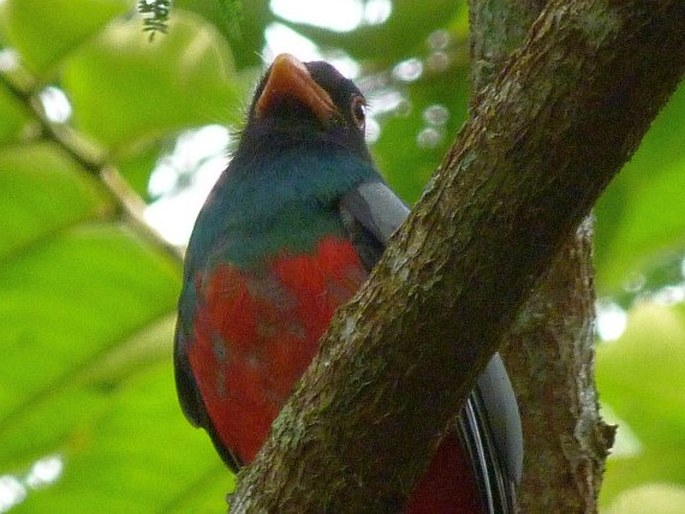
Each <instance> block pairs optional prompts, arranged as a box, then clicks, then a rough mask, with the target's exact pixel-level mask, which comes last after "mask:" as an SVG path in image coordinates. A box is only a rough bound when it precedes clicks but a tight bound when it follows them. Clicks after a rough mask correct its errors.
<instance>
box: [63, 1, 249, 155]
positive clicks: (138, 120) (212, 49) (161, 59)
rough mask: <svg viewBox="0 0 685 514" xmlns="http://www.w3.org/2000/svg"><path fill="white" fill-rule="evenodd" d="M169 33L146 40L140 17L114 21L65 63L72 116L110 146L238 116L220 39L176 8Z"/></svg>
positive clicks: (117, 148) (123, 148) (118, 148)
mask: <svg viewBox="0 0 685 514" xmlns="http://www.w3.org/2000/svg"><path fill="white" fill-rule="evenodd" d="M173 14H174V16H173V17H172V21H171V22H170V24H169V33H168V35H166V36H161V35H160V37H156V38H155V39H154V41H152V42H151V41H149V40H148V37H147V36H146V35H145V34H144V33H143V31H142V30H141V26H140V23H139V20H135V19H131V20H118V21H116V22H113V23H112V24H110V25H109V26H108V27H107V28H106V30H105V31H104V32H103V33H102V34H100V35H99V36H98V37H97V38H95V39H94V40H93V41H92V42H90V43H89V44H87V45H83V46H82V48H81V49H80V50H79V51H78V52H76V53H75V54H74V55H73V56H72V57H71V58H70V59H69V60H68V61H67V62H66V63H65V66H64V68H63V86H64V88H65V90H66V92H67V94H68V95H69V97H70V99H71V101H72V103H73V105H74V119H75V122H76V126H77V128H78V129H80V130H82V131H84V132H85V133H87V134H88V135H90V136H91V137H92V138H94V139H95V140H96V141H98V142H99V143H101V144H103V145H104V146H106V147H107V148H109V149H110V150H112V151H113V152H120V153H125V154H130V152H131V151H133V150H135V149H136V148H140V149H144V148H145V147H146V146H147V144H148V143H150V142H151V141H154V140H155V139H158V138H160V137H163V136H165V135H168V134H170V133H173V132H177V131H179V130H181V129H182V128H186V127H190V126H198V125H204V124H209V123H223V124H225V123H228V122H229V121H231V120H234V119H235V118H236V117H237V115H238V108H237V106H238V101H239V99H240V94H239V91H238V90H237V88H236V86H235V84H234V83H233V82H232V79H233V64H232V58H231V52H230V49H229V48H228V46H227V44H226V42H225V40H224V39H223V38H222V37H221V36H220V35H219V34H218V33H217V32H216V30H214V28H213V27H212V26H211V25H209V24H208V23H206V22H205V21H203V20H202V19H201V18H199V17H197V16H194V15H191V14H189V13H184V12H183V11H181V10H179V9H174V11H173Z"/></svg>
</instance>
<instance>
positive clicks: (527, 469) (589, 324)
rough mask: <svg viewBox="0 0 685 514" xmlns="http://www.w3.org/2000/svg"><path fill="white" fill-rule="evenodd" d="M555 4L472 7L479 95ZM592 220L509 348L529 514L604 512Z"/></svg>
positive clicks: (608, 440)
mask: <svg viewBox="0 0 685 514" xmlns="http://www.w3.org/2000/svg"><path fill="white" fill-rule="evenodd" d="M545 3H546V0H542V1H541V0H517V1H510V0H485V1H483V0H471V1H470V2H469V4H470V9H469V12H470V29H471V36H470V41H471V62H472V67H471V77H472V81H471V82H472V90H473V91H480V90H481V89H483V88H484V87H485V85H487V84H488V83H489V82H490V81H491V80H493V78H494V77H495V76H496V73H497V72H498V71H500V70H501V69H502V67H503V66H504V64H505V61H506V58H507V57H508V55H509V54H510V53H511V52H512V51H513V50H515V49H516V48H518V47H519V46H520V44H521V42H522V41H523V39H524V37H525V31H527V30H528V29H529V28H530V26H531V25H532V23H533V21H534V20H535V19H536V18H537V17H538V16H539V15H540V13H541V12H542V10H543V8H544V5H545ZM592 225H593V220H592V216H588V218H586V220H585V221H584V223H583V224H582V226H581V228H580V230H579V231H578V232H577V233H576V234H573V235H572V236H571V237H570V238H569V240H568V241H567V242H566V244H564V246H563V248H562V251H561V252H560V254H559V255H558V256H557V257H556V259H555V260H554V262H553V264H552V266H551V267H550V268H549V270H548V271H547V273H546V274H545V275H544V277H543V278H542V280H541V281H540V282H539V283H538V284H537V285H536V288H535V291H534V292H533V294H532V295H531V297H530V298H529V299H528V301H527V302H526V304H525V306H524V307H523V311H522V313H521V314H520V315H519V318H518V322H517V323H516V324H515V325H514V327H513V328H512V329H511V330H509V331H508V332H507V333H506V334H505V337H504V341H505V342H504V345H503V347H502V349H501V351H502V353H503V356H504V359H505V362H506V364H507V366H508V368H509V372H510V374H511V378H512V382H513V384H514V389H515V391H516V395H517V397H518V401H519V405H520V407H521V415H522V423H523V429H524V430H523V433H524V437H525V443H524V448H529V449H531V450H532V451H527V452H525V458H524V468H523V480H522V482H521V484H520V485H519V488H518V491H517V497H518V501H519V505H520V507H521V510H522V512H567V513H571V512H578V513H581V512H597V499H598V496H599V487H600V484H601V482H602V473H603V471H604V463H605V460H606V457H607V455H608V450H609V448H610V447H611V445H612V442H613V429H612V428H611V427H608V426H606V425H605V424H604V423H603V422H602V421H601V418H600V415H599V405H598V401H597V393H596V389H595V382H594V347H593V345H594V316H595V311H594V301H595V295H594V284H593V276H594V270H593V268H592V228H591V227H592Z"/></svg>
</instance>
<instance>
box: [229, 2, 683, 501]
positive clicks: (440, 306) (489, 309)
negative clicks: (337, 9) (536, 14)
mask: <svg viewBox="0 0 685 514" xmlns="http://www.w3.org/2000/svg"><path fill="white" fill-rule="evenodd" d="M683 26H685V4H683V3H682V1H681V0H669V1H667V0H662V1H656V0H639V1H638V0H632V1H630V0H625V1H623V2H608V1H606V0H604V1H591V0H579V1H576V2H573V3H569V2H566V1H565V0H557V1H553V2H551V3H550V5H549V6H548V7H547V9H546V10H545V12H544V13H543V14H542V15H541V17H540V18H539V19H538V20H537V21H536V22H535V24H534V25H533V27H532V29H531V31H530V33H529V35H528V37H527V38H526V41H525V43H524V45H523V47H522V49H521V50H520V51H519V52H517V53H516V54H515V55H514V56H513V57H512V59H511V60H510V61H509V62H508V64H507V65H506V66H505V68H504V70H503V72H502V73H501V74H499V75H498V76H497V78H496V79H495V81H494V82H493V83H492V85H491V86H490V87H488V88H486V89H485V90H484V92H483V93H482V95H481V98H480V102H479V103H478V108H477V109H476V110H474V113H473V115H472V116H471V118H470V120H469V121H468V122H467V124H466V125H465V127H464V129H463V131H462V133H461V134H460V136H459V138H458V140H457V142H456V144H455V145H454V147H453V148H452V149H451V151H450V153H449V154H448V155H447V157H446V159H445V161H444V163H443V165H442V166H441V167H440V168H439V169H438V171H437V172H436V175H435V177H434V179H433V181H432V182H431V183H430V185H429V186H428V189H427V190H426V192H425V194H424V195H423V197H422V199H421V201H420V203H419V205H418V206H417V208H416V209H415V210H414V211H413V213H412V214H411V216H410V218H409V220H408V221H407V223H406V224H405V226H404V227H403V229H402V230H401V231H400V233H398V234H397V237H395V238H394V241H393V244H392V245H390V247H389V248H388V251H387V252H386V254H385V256H384V257H383V259H382V260H381V262H380V263H379V265H378V266H377V268H376V270H375V272H374V273H373V274H372V278H371V279H370V280H369V281H368V283H367V284H366V285H365V286H364V287H363V288H362V290H361V291H360V292H359V294H358V295H357V296H356V297H355V300H354V302H353V303H352V304H350V305H349V306H347V307H345V308H344V309H342V310H341V311H340V312H339V315H338V316H337V317H336V319H335V321H334V323H333V324H332V327H331V330H330V331H329V333H328V334H327V335H326V336H325V337H324V339H323V340H322V348H321V352H320V354H319V356H318V357H317V358H316V359H315V362H314V363H313V364H312V366H311V367H310V369H309V370H308V371H307V373H306V375H305V378H304V379H303V381H302V383H301V385H300V386H299V387H298V388H297V390H296V392H295V394H294V395H293V397H292V398H291V400H290V401H289V402H288V404H287V405H286V407H285V408H284V409H283V411H282V413H281V415H280V416H279V418H278V419H277V421H276V422H275V424H274V428H273V431H272V436H271V437H270V438H269V441H268V442H267V443H266V445H265V447H264V449H263V451H262V452H260V455H259V456H258V458H257V460H256V461H255V463H254V464H253V465H252V466H250V467H249V468H247V469H246V471H245V472H244V473H243V474H241V479H240V482H239V486H238V490H237V492H236V495H235V497H234V501H233V503H234V510H235V511H236V512H244V511H253V512H254V511H257V512H262V511H266V512H325V511H328V510H331V509H334V510H335V511H336V512H345V511H349V512H372V511H377V512H388V511H392V510H394V509H396V508H397V507H398V506H399V505H401V504H402V503H403V501H404V499H405V498H406V496H407V495H408V493H409V492H410V490H411V489H412V485H413V483H414V481H415V480H416V478H417V477H418V476H419V474H420V473H421V472H422V471H423V469H424V467H425V465H426V463H427V461H428V458H429V454H430V450H431V448H433V447H434V446H435V444H436V441H437V439H438V437H439V434H440V432H441V429H442V428H443V427H444V426H446V424H447V421H448V420H449V418H450V417H451V416H452V414H453V413H454V411H455V406H458V404H459V403H460V402H461V401H463V399H464V398H465V397H466V395H467V394H468V391H469V390H470V389H471V387H472V386H473V383H474V381H475V378H476V376H477V375H478V373H479V372H480V370H481V369H482V368H483V366H484V364H485V362H486V361H487V359H488V358H489V356H490V355H491V354H492V353H493V351H495V350H496V349H497V346H498V344H499V342H500V340H501V338H502V335H503V333H504V332H505V330H507V329H508V328H509V327H510V325H511V323H512V321H513V320H514V318H515V316H516V313H517V311H518V310H519V308H520V306H521V304H522V303H523V301H525V300H526V298H527V296H528V295H529V294H530V292H531V290H532V288H533V286H534V284H535V282H536V281H537V280H538V279H539V278H540V277H541V275H542V274H543V273H544V271H545V270H546V269H547V268H548V267H549V266H550V264H551V262H552V260H553V258H554V256H555V255H556V254H557V253H558V251H559V250H560V248H561V245H562V244H563V243H564V241H566V240H568V238H569V237H570V235H571V234H572V233H573V231H574V230H575V228H576V226H577V225H578V223H579V222H580V220H581V219H582V218H583V217H584V216H585V215H586V214H587V213H588V212H589V210H590V208H591V206H592V204H593V203H594V202H595V200H596V199H597V197H598V196H599V194H600V193H601V191H602V190H603V189H604V187H605V186H606V184H607V183H608V182H609V181H610V179H611V178H612V177H613V176H614V175H615V173H616V172H617V171H618V170H619V169H620V167H621V165H622V164H623V163H624V162H625V161H626V159H627V158H628V157H629V155H630V154H631V153H632V151H633V150H634V149H635V147H636V146H637V143H638V142H639V140H640V138H641V137H642V135H643V134H644V132H645V131H646V130H647V127H648V125H649V123H650V121H651V120H652V119H653V117H654V116H655V115H656V113H657V111H658V109H659V108H660V107H661V105H662V104H663V103H664V102H665V101H666V99H667V97H668V95H669V94H670V93H671V92H672V91H673V89H674V88H675V86H676V84H677V82H678V81H679V79H680V77H681V75H682V72H683V69H684V67H685V31H683V30H682V27H683Z"/></svg>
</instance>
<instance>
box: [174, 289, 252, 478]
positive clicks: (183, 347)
mask: <svg viewBox="0 0 685 514" xmlns="http://www.w3.org/2000/svg"><path fill="white" fill-rule="evenodd" d="M195 306H196V293H195V286H194V285H193V284H190V283H187V284H185V286H184V290H183V292H182V293H181V299H180V302H179V308H178V320H177V322H176V333H175V334H174V378H175V380H176V394H177V395H178V401H179V403H180V404H181V409H182V410H183V413H184V414H185V416H186V418H188V420H189V421H190V422H191V423H192V424H193V425H194V426H196V427H202V428H204V429H205V430H206V431H207V433H208V434H209V436H210V438H211V440H212V443H213V444H214V447H215V448H216V451H217V453H218V454H219V456H220V457H221V458H222V460H223V461H224V462H225V463H226V465H227V466H228V467H229V468H231V469H232V470H233V472H234V473H237V472H238V470H239V469H240V467H241V465H242V464H241V462H240V460H239V459H238V457H237V456H236V455H235V454H234V453H233V452H232V451H231V450H230V448H226V447H225V446H224V445H223V444H222V443H221V440H220V438H219V434H218V433H217V431H216V429H215V428H214V425H213V423H212V422H211V420H210V419H209V414H208V413H207V408H206V407H205V402H204V400H203V399H202V395H201V394H200V388H199V387H198V385H197V382H196V381H195V377H194V376H193V373H192V368H191V366H190V362H189V361H188V347H189V344H190V342H191V340H192V338H193V337H194V335H193V330H192V320H193V315H194V311H195Z"/></svg>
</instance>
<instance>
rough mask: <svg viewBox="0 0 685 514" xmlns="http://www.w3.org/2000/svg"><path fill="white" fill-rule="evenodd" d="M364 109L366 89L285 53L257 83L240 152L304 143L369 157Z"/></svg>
mask: <svg viewBox="0 0 685 514" xmlns="http://www.w3.org/2000/svg"><path fill="white" fill-rule="evenodd" d="M365 111H366V100H365V99H364V96H363V95H362V93H361V92H360V91H359V89H358V88H357V86H355V85H354V83H353V82H352V81H351V80H349V79H347V78H345V77H343V76H342V75H341V74H340V72H338V70H336V69H335V68H334V67H333V66H331V65H330V64H328V63H327V62H323V61H312V62H306V63H303V62H300V61H299V60H298V59H296V58H295V57H293V56H292V55H290V54H281V55H279V56H278V57H276V59H275V60H274V62H273V64H272V65H271V66H270V67H269V69H268V70H267V72H266V73H265V75H264V76H263V77H262V79H261V81H260V82H259V84H258V86H257V89H256V91H255V94H254V98H253V100H252V104H251V106H250V110H249V115H248V119H247V125H246V126H245V129H244V130H243V134H242V138H241V144H240V146H239V148H238V153H240V152H241V151H253V150H254V149H255V148H256V147H260V148H261V151H268V149H269V148H271V149H272V150H273V151H277V150H278V149H279V148H282V147H283V146H284V145H286V146H288V147H292V146H293V145H298V144H299V143H305V144H307V145H309V146H311V145H323V146H324V147H326V146H328V145H332V146H334V147H337V148H342V149H345V150H349V151H351V152H353V153H354V154H356V155H357V156H358V157H362V158H363V159H365V160H370V156H369V153H368V149H367V146H366V142H365V140H364V131H365V125H366V112H365ZM265 147H266V148H265Z"/></svg>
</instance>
